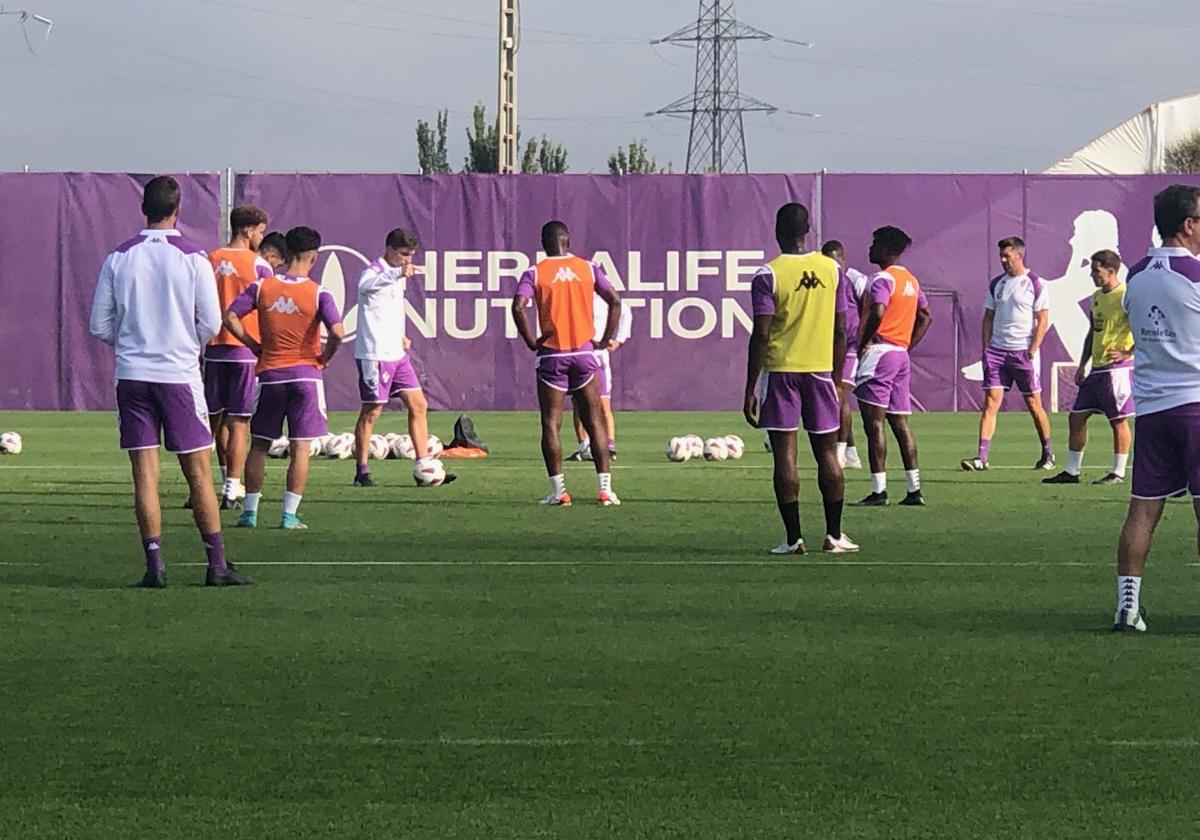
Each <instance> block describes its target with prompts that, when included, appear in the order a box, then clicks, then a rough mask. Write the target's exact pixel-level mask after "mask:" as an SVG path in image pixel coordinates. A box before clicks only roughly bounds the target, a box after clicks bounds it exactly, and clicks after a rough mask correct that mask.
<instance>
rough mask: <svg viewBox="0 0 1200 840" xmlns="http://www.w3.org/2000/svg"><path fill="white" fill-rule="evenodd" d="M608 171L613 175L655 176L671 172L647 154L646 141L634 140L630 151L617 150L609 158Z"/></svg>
mask: <svg viewBox="0 0 1200 840" xmlns="http://www.w3.org/2000/svg"><path fill="white" fill-rule="evenodd" d="M608 171H609V173H610V174H612V175H654V174H656V173H659V172H669V171H670V170H669V169H663V168H661V167H659V165H658V161H656V160H655V159H654V158H652V157H650V155H649V154H647V152H646V141H645V140H634V141H633V142H632V143H630V144H629V148H628V149H617V150H616V152H614V153H613V154H611V155H609V156H608Z"/></svg>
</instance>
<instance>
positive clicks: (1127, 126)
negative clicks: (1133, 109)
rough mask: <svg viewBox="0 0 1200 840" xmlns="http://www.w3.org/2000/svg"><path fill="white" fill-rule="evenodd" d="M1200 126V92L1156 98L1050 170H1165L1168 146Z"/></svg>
mask: <svg viewBox="0 0 1200 840" xmlns="http://www.w3.org/2000/svg"><path fill="white" fill-rule="evenodd" d="M1197 129H1200V93H1197V94H1192V95H1191V96H1183V97H1180V98H1179V99H1168V100H1167V101H1165V102H1156V103H1155V104H1153V105H1151V106H1150V107H1149V108H1147V109H1146V110H1144V111H1142V112H1141V113H1140V114H1138V115H1137V116H1135V117H1133V118H1132V119H1128V120H1126V121H1125V122H1123V123H1121V124H1120V125H1119V126H1117V127H1116V128H1114V129H1112V130H1111V131H1107V132H1105V133H1104V134H1102V135H1100V136H1099V137H1097V138H1096V139H1095V140H1093V141H1092V142H1091V143H1088V144H1087V145H1086V146H1084V147H1083V148H1082V149H1080V150H1079V151H1077V152H1076V153H1075V154H1073V155H1070V156H1068V157H1065V158H1063V159H1062V160H1060V161H1059V162H1058V163H1056V164H1054V165H1053V166H1051V167H1050V168H1049V169H1047V170H1046V173H1047V174H1054V175H1063V174H1067V175H1071V174H1077V175H1142V174H1145V173H1151V172H1162V171H1163V160H1164V158H1165V156H1166V152H1167V149H1169V148H1170V147H1171V146H1172V145H1173V144H1175V143H1178V142H1179V141H1180V140H1182V139H1184V138H1185V137H1187V136H1188V135H1190V134H1191V133H1192V132H1194V131H1196V130H1197Z"/></svg>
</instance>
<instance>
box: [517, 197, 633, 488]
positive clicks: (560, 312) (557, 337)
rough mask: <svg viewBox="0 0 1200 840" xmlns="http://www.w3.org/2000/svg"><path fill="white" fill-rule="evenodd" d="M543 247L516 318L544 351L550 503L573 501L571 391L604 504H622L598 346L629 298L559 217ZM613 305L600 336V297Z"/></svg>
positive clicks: (540, 373)
mask: <svg viewBox="0 0 1200 840" xmlns="http://www.w3.org/2000/svg"><path fill="white" fill-rule="evenodd" d="M542 251H543V252H544V253H545V254H546V258H545V259H543V260H541V261H539V262H538V263H537V265H535V266H533V267H532V268H530V269H529V270H528V271H526V272H525V273H524V274H523V275H521V279H520V280H519V281H518V283H517V293H516V295H514V296H513V302H512V316H513V321H514V323H515V324H516V327H517V333H518V334H519V335H520V336H521V340H522V341H524V342H525V346H526V347H528V348H529V349H530V350H532V351H533V352H534V353H536V354H537V393H538V406H539V408H540V409H541V415H542V458H543V459H544V460H545V463H546V472H547V474H548V475H549V476H550V495H548V496H546V498H544V499H542V500H541V504H543V505H552V506H558V507H567V506H569V505H570V504H571V495H570V494H569V493H568V492H567V484H566V479H565V478H564V477H563V471H562V460H563V458H562V439H561V437H560V435H561V430H562V420H563V405H564V403H565V402H566V398H567V396H568V395H570V396H572V397H574V398H575V405H576V408H577V409H582V410H583V425H584V428H585V429H586V430H587V433H588V437H589V439H590V440H591V441H592V460H593V462H594V463H595V465H596V480H597V482H598V485H599V501H600V504H601V505H603V506H605V507H609V506H612V505H619V504H621V500H620V499H619V498H617V494H616V493H614V492H613V489H612V474H611V473H610V472H609V454H608V428H607V426H606V425H605V423H604V419H603V418H604V415H603V410H602V408H601V406H600V382H599V378H598V374H599V373H600V362H599V361H598V360H597V358H596V354H595V352H594V351H596V350H598V349H602V348H607V347H608V346H609V345H610V343H611V342H612V339H613V336H614V335H616V331H617V325H618V324H619V323H620V319H621V298H620V296H619V295H618V294H617V290H616V289H615V288H613V285H612V283H611V282H610V281H609V279H608V277H607V276H605V274H604V270H603V269H602V268H601V267H600V266H599V265H597V264H596V263H594V262H589V261H588V260H585V259H583V258H581V257H577V256H575V255H574V254H572V253H571V234H570V231H568V230H567V226H566V225H565V224H563V223H562V222H559V221H551V222H547V223H546V224H545V225H544V226H543V227H542ZM597 295H598V296H599V297H600V298H601V300H603V301H604V303H606V304H607V305H608V321H607V323H606V324H605V326H604V332H603V334H602V335H601V336H600V337H599V339H598V340H594V338H595V335H596V327H595V323H594V310H593V306H594V303H593V301H594V298H595V296H597ZM530 301H533V302H534V303H536V305H537V314H538V330H539V332H538V335H537V336H536V337H535V336H534V332H533V329H532V328H531V327H530V325H529V321H528V319H527V318H526V316H525V310H526V308H527V307H528V306H529V303H530Z"/></svg>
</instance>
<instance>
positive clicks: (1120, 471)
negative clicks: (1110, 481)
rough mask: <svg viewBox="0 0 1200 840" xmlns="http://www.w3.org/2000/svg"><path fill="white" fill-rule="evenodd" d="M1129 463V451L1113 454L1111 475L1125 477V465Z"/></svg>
mask: <svg viewBox="0 0 1200 840" xmlns="http://www.w3.org/2000/svg"><path fill="white" fill-rule="evenodd" d="M1128 463H1129V453H1128V452H1126V453H1125V454H1124V455H1113V475H1119V476H1121V478H1124V477H1125V466H1126V465H1127V464H1128Z"/></svg>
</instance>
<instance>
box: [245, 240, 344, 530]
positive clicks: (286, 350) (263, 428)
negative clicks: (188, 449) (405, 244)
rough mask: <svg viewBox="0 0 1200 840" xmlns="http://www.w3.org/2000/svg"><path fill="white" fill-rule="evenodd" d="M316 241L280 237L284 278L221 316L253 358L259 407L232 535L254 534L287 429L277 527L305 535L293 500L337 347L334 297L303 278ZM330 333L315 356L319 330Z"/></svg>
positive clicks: (267, 282)
mask: <svg viewBox="0 0 1200 840" xmlns="http://www.w3.org/2000/svg"><path fill="white" fill-rule="evenodd" d="M320 247H321V234H319V233H317V231H315V230H313V229H312V228H310V227H296V228H292V229H291V230H289V231H288V232H287V252H288V255H289V257H288V265H287V269H286V271H285V273H284V274H282V275H277V276H274V277H268V278H265V279H263V280H260V281H258V282H256V283H252V284H251V285H250V287H249V288H247V289H246V291H244V292H242V293H241V294H240V295H238V297H237V299H236V300H235V301H234V302H233V305H231V306H230V307H229V308H228V309H227V310H225V326H226V327H227V328H228V329H229V331H230V332H231V333H233V334H234V336H236V337H237V339H238V340H239V341H241V342H243V343H245V345H246V346H247V347H249V348H250V349H251V350H253V351H254V355H255V356H257V357H258V404H257V406H256V407H255V409H254V417H253V419H252V420H251V421H250V437H251V439H252V441H251V444H250V455H249V456H248V457H247V458H246V502H245V510H243V511H242V515H241V517H240V518H239V519H238V523H237V524H238V527H240V528H255V527H257V526H258V504H259V501H260V500H261V499H262V486H263V478H264V476H265V474H266V469H267V450H268V449H269V448H270V446H271V441H273V440H274V439H275V438H277V437H279V436H280V435H282V434H283V423H284V420H286V421H287V430H288V438H289V440H290V441H291V460H290V462H289V463H288V472H287V492H286V493H284V494H283V518H282V519H281V520H280V524H279V527H280V528H283V529H284V530H288V531H302V530H305V529H306V528H308V526H307V525H305V524H304V523H303V522H301V521H300V517H299V515H298V511H299V509H300V499H301V497H302V496H303V495H304V488H305V485H306V484H307V483H308V460H309V457H310V452H309V441H311V440H312V439H313V438H318V437H321V436H323V435H326V434H328V433H329V421H328V419H327V418H326V414H325V382H324V380H323V379H322V375H321V371H322V370H323V369H324V367H325V365H327V364H328V363H329V360H330V359H332V358H333V355H334V353H336V352H337V350H338V347H339V346H341V343H342V336H343V335H344V332H343V330H342V316H341V313H340V312H338V308H337V304H336V303H335V302H334V300H333V295H332V294H330V293H329V291H328V290H327V289H323V288H321V287H320V286H319V285H318V284H317V283H316V282H315V281H314V280H312V279H310V278H309V276H308V275H309V272H310V271H312V267H313V264H314V263H315V262H316V261H317V251H318V250H319V249H320ZM252 312H255V313H257V314H258V325H259V329H260V330H261V331H262V340H261V341H259V340H256V339H255V338H254V337H253V336H251V335H250V334H249V333H248V332H247V330H246V327H245V321H244V319H245V318H246V316H248V315H249V314H250V313H252ZM322 324H324V325H325V328H326V329H327V330H328V331H329V337H328V338H327V339H326V342H325V349H324V350H322V349H321V325H322Z"/></svg>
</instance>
